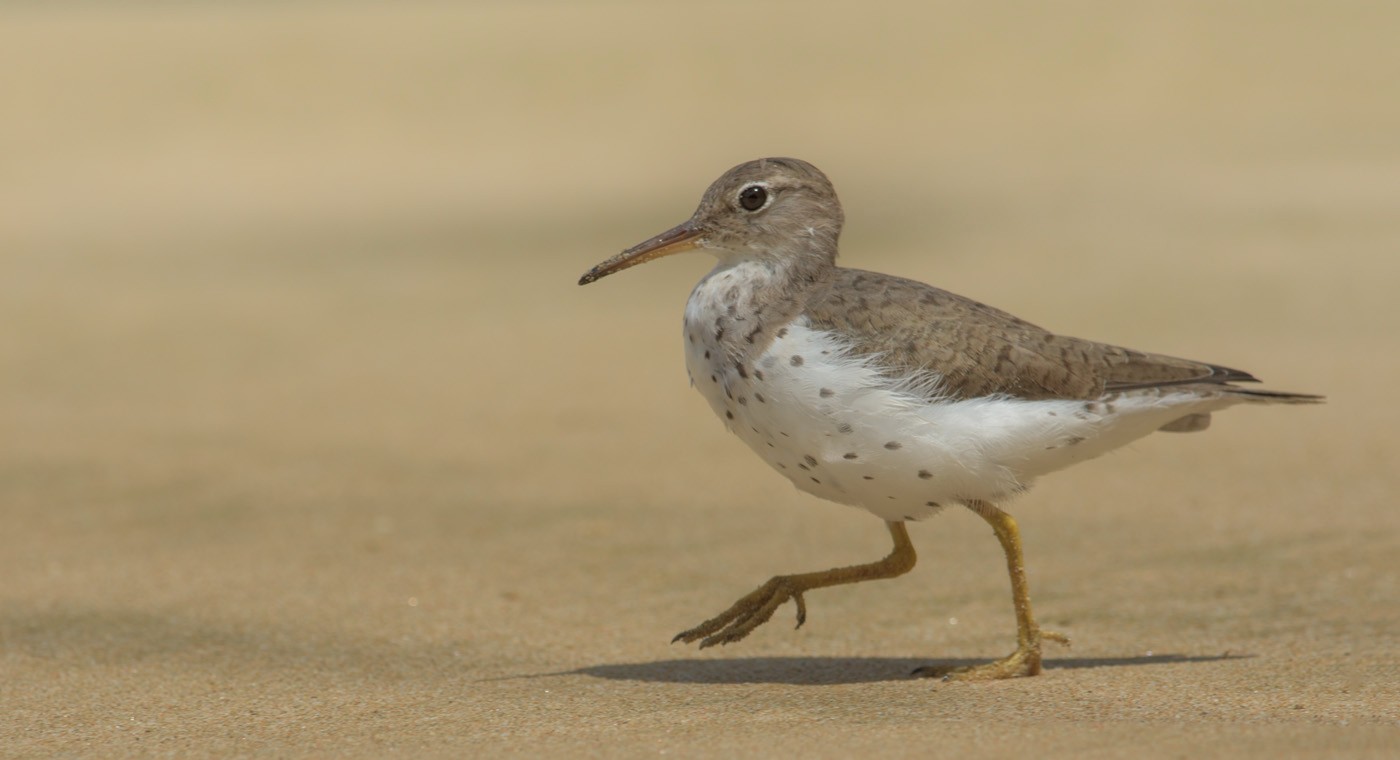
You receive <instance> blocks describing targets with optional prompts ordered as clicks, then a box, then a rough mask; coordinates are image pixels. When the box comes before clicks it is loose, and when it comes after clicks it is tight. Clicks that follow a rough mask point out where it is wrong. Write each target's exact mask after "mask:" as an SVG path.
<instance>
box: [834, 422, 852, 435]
mask: <svg viewBox="0 0 1400 760" xmlns="http://www.w3.org/2000/svg"><path fill="white" fill-rule="evenodd" d="M836 432H838V433H849V432H851V426H850V424H848V423H845V422H843V423H841V424H840V425H837V426H836Z"/></svg>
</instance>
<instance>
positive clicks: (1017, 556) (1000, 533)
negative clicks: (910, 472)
mask: <svg viewBox="0 0 1400 760" xmlns="http://www.w3.org/2000/svg"><path fill="white" fill-rule="evenodd" d="M967 506H968V508H969V509H971V510H972V511H973V512H976V513H977V514H978V516H979V517H981V518H982V519H983V520H986V521H987V522H988V523H989V524H990V525H991V526H992V532H994V533H996V536H997V541H999V542H1001V548H1002V551H1003V552H1005V553H1006V567H1007V570H1008V571H1009V572H1010V574H1011V601H1012V602H1013V603H1014V604H1015V605H1016V651H1015V652H1012V653H1011V654H1010V655H1008V656H1006V657H1003V658H1002V659H1000V660H997V661H996V662H989V663H987V664H986V665H970V666H967V667H962V668H948V667H940V666H937V665H926V666H924V667H922V668H919V669H917V670H915V671H914V673H913V675H916V676H929V677H941V678H943V679H944V680H948V681H988V680H992V679H997V678H1017V677H1020V676H1033V675H1038V674H1039V673H1040V644H1041V642H1042V641H1044V640H1047V639H1048V640H1050V641H1055V642H1059V643H1061V644H1069V637H1068V636H1065V635H1064V634H1062V633H1055V632H1053V631H1044V630H1041V628H1040V626H1038V625H1036V623H1035V616H1034V615H1033V614H1031V591H1030V584H1029V583H1028V582H1027V580H1026V562H1025V560H1024V559H1023V558H1022V557H1021V531H1020V529H1019V528H1017V527H1016V520H1015V519H1013V518H1012V517H1011V515H1008V514H1007V513H1005V512H1003V511H1001V510H1000V509H998V508H997V507H996V506H995V505H993V504H991V503H988V502H985V501H970V502H968V503H967Z"/></svg>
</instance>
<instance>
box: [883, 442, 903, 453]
mask: <svg viewBox="0 0 1400 760" xmlns="http://www.w3.org/2000/svg"><path fill="white" fill-rule="evenodd" d="M903 445H904V444H902V443H900V442H899V441H890V442H888V443H886V444H885V448H887V449H889V450H890V451H894V450H895V449H898V448H900V447H902V446H903Z"/></svg>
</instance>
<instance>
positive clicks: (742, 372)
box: [734, 362, 749, 380]
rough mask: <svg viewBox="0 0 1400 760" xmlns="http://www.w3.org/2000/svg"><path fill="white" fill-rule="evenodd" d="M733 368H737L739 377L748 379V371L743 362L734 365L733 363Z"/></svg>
mask: <svg viewBox="0 0 1400 760" xmlns="http://www.w3.org/2000/svg"><path fill="white" fill-rule="evenodd" d="M734 368H735V369H737V370H739V377H742V378H744V379H745V380H747V379H749V371H748V370H747V369H745V368H744V363H743V362H739V363H738V364H735V365H734Z"/></svg>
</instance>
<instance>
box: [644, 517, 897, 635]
mask: <svg viewBox="0 0 1400 760" xmlns="http://www.w3.org/2000/svg"><path fill="white" fill-rule="evenodd" d="M886 525H887V526H889V529H890V537H891V538H893V539H894V549H893V550H892V551H891V552H890V554H889V556H887V557H885V558H884V559H882V560H879V561H878V562H871V563H869V564H866V565H852V566H850V567H838V568H834V569H831V570H824V571H822V572H818V573H802V574H799V575H779V576H776V577H774V578H772V579H771V580H769V581H768V582H767V583H765V584H763V585H762V586H759V587H758V588H757V589H756V590H754V591H753V592H752V593H750V594H748V595H747V596H745V597H744V598H742V599H740V600H739V601H737V602H735V603H734V605H733V606H731V607H730V608H729V609H727V610H725V611H724V612H721V613H720V614H718V615H716V616H715V617H713V618H710V619H709V620H706V621H705V622H703V623H701V624H700V625H697V626H695V627H694V628H691V629H690V630H688V631H682V632H681V633H679V634H677V635H676V637H675V638H674V639H671V641H672V643H674V642H677V641H683V642H685V643H687V644H689V643H691V642H692V641H695V640H697V639H702V640H701V641H700V648H701V649H704V648H705V647H711V646H714V645H715V644H729V643H731V642H735V641H738V640H740V639H742V638H744V637H745V636H747V635H749V633H750V632H752V631H753V629H755V628H757V627H759V626H760V625H763V624H764V623H766V622H768V619H769V618H771V617H773V612H774V611H775V610H777V609H778V607H780V606H781V605H782V604H783V602H786V601H787V600H789V599H791V600H793V601H794V602H795V603H796V604H797V627H798V628H801V627H802V623H803V622H805V621H806V620H807V605H806V603H805V602H804V601H803V599H802V594H803V593H805V592H807V591H811V590H812V589H817V588H825V587H827V586H839V585H842V584H846V583H860V582H861V581H873V580H880V579H883V578H894V577H895V576H899V575H903V574H905V573H907V572H909V571H910V570H911V569H913V567H914V562H915V560H916V559H917V557H916V555H915V554H914V545H913V544H912V543H910V541H909V531H908V530H907V529H906V528H905V527H904V523H902V522H887V523H886Z"/></svg>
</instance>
